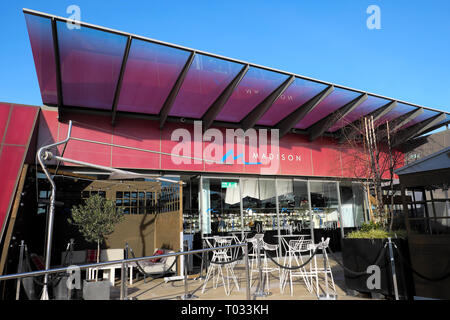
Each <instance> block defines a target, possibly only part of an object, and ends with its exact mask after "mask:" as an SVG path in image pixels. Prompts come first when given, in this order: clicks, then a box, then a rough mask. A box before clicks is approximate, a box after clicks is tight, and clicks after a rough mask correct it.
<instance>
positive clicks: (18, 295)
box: [16, 240, 25, 300]
mask: <svg viewBox="0 0 450 320" xmlns="http://www.w3.org/2000/svg"><path fill="white" fill-rule="evenodd" d="M24 247H25V241H23V240H22V241H21V242H20V253H19V266H18V267H17V273H22V271H23V270H22V268H23V249H24ZM21 283H22V279H20V278H19V279H17V281H16V300H19V297H20V284H21Z"/></svg>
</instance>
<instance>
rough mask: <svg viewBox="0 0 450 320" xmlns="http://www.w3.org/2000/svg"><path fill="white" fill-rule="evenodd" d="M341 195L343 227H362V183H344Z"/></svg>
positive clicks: (340, 185)
mask: <svg viewBox="0 0 450 320" xmlns="http://www.w3.org/2000/svg"><path fill="white" fill-rule="evenodd" d="M339 188H340V193H341V209H342V225H343V227H344V228H355V227H360V226H361V225H362V223H363V222H364V212H363V205H364V192H363V186H362V184H361V183H352V182H351V181H342V182H340V183H339Z"/></svg>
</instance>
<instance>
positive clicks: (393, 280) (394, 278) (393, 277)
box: [388, 238, 399, 300]
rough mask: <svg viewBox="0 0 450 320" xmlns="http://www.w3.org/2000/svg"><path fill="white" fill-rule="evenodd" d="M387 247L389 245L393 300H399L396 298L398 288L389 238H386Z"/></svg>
mask: <svg viewBox="0 0 450 320" xmlns="http://www.w3.org/2000/svg"><path fill="white" fill-rule="evenodd" d="M388 245H389V258H390V260H391V269H392V282H393V284H394V294H395V300H399V298H398V288H397V275H396V273H395V261H394V252H393V251H392V242H391V238H388Z"/></svg>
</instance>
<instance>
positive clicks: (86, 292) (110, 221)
mask: <svg viewBox="0 0 450 320" xmlns="http://www.w3.org/2000/svg"><path fill="white" fill-rule="evenodd" d="M122 220H123V212H122V210H121V208H116V206H115V203H114V202H113V201H112V200H108V199H105V198H103V197H101V196H99V195H98V194H96V195H92V196H90V197H89V198H88V199H86V201H85V203H84V204H82V205H79V206H73V207H72V217H71V218H69V219H68V221H69V223H71V224H73V225H75V226H77V227H78V230H79V231H80V233H81V234H82V235H83V237H84V238H85V240H86V241H87V242H93V243H97V263H98V262H99V261H100V243H101V242H103V240H104V237H105V236H107V235H109V234H111V233H113V232H114V228H115V226H116V224H117V223H119V222H121V221H122ZM95 274H96V275H95V280H94V281H88V280H84V282H83V298H84V299H85V300H109V297H110V283H109V281H98V270H97V272H96V273H95Z"/></svg>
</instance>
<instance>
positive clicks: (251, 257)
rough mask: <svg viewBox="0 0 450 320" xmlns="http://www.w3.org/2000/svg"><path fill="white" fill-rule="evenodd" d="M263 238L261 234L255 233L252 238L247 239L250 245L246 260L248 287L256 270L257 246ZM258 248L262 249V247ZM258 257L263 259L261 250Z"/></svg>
mask: <svg viewBox="0 0 450 320" xmlns="http://www.w3.org/2000/svg"><path fill="white" fill-rule="evenodd" d="M263 238H264V234H263V233H257V234H255V235H254V236H253V238H247V242H249V243H251V244H252V250H251V252H249V254H248V259H249V261H250V285H251V283H252V274H253V270H255V269H256V270H258V269H257V267H258V245H262V243H263ZM260 248H262V246H261V247H260ZM260 255H261V257H263V255H262V252H261V250H260Z"/></svg>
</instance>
